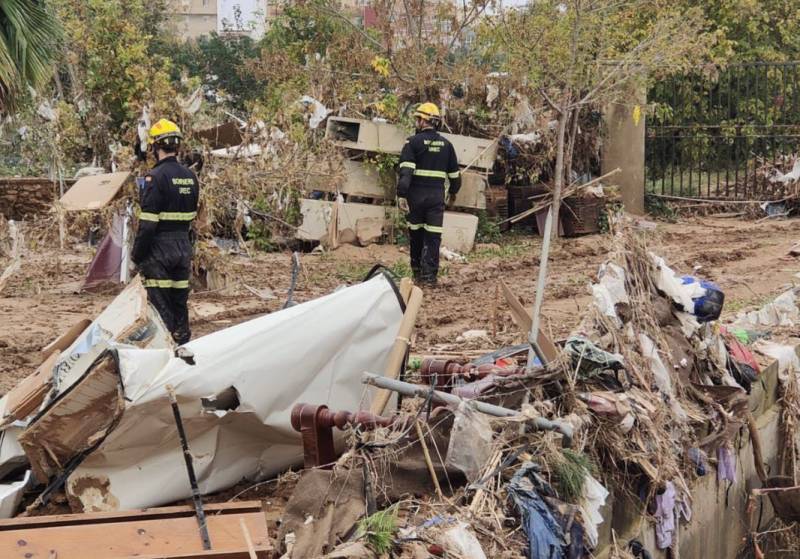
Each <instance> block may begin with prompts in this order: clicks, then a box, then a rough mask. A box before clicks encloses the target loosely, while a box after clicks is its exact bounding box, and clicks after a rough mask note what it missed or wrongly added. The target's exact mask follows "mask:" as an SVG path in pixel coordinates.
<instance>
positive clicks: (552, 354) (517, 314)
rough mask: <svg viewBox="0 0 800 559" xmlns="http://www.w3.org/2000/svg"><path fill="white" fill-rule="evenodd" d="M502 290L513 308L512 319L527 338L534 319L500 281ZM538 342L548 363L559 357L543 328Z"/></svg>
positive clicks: (556, 349)
mask: <svg viewBox="0 0 800 559" xmlns="http://www.w3.org/2000/svg"><path fill="white" fill-rule="evenodd" d="M500 289H501V290H502V291H503V297H505V299H506V302H508V306H509V307H511V318H512V319H513V320H514V323H515V324H516V325H517V328H519V329H520V330H521V331H522V332H523V333H524V334H525V335H526V336H527V335H528V333H529V332H530V331H531V326H532V325H533V318H532V317H531V314H530V312H529V311H528V310H527V309H526V308H525V307H524V306H522V303H521V302H520V300H519V299H518V298H517V296H516V295H514V292H513V291H511V288H510V287H508V284H507V283H506V282H505V281H503V280H500ZM536 341H537V343H538V344H539V349H541V350H542V353H543V354H544V357H545V359H547V361H548V362H549V361H553V360H555V359H556V358H557V357H558V348H557V347H556V345H555V344H554V343H553V341H552V340H551V339H550V338H548V337H547V335H545V334H544V332H542V330H541V328H540V329H539V332H538V334H537V336H536Z"/></svg>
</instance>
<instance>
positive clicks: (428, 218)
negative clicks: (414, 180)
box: [406, 184, 445, 283]
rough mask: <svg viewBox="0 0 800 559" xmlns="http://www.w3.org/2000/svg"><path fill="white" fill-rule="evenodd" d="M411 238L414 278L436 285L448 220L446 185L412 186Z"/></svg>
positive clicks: (410, 199) (409, 228) (409, 206)
mask: <svg viewBox="0 0 800 559" xmlns="http://www.w3.org/2000/svg"><path fill="white" fill-rule="evenodd" d="M407 200H408V210H409V211H408V216H406V221H408V236H409V241H410V245H411V247H410V248H411V270H412V271H413V273H414V279H416V280H419V281H422V282H424V283H436V276H437V275H438V273H439V246H440V245H441V244H442V223H443V221H444V207H445V203H444V186H423V185H415V184H412V185H411V188H409V189H408V198H407Z"/></svg>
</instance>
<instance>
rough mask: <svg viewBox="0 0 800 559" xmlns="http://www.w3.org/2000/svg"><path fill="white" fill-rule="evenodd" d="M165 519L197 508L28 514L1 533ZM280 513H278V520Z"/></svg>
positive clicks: (210, 508) (226, 508)
mask: <svg viewBox="0 0 800 559" xmlns="http://www.w3.org/2000/svg"><path fill="white" fill-rule="evenodd" d="M204 508H205V510H206V512H207V513H208V514H209V515H215V516H218V515H225V514H246V513H251V512H259V511H260V510H261V502H260V501H241V502H235V503H216V504H208V505H205V507H204ZM164 518H194V507H193V506H190V505H180V506H174V507H157V508H146V509H136V510H119V511H110V512H88V513H82V514H53V515H50V516H29V517H23V518H6V519H0V532H2V531H6V530H15V531H16V530H29V529H38V528H50V527H54V526H76V525H81V524H112V523H115V522H134V521H137V520H160V519H164ZM277 518H278V515H277V514H276V515H275V519H277Z"/></svg>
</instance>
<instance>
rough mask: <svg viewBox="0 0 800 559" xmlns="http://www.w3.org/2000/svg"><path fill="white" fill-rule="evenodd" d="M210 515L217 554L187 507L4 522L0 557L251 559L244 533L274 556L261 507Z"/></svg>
mask: <svg viewBox="0 0 800 559" xmlns="http://www.w3.org/2000/svg"><path fill="white" fill-rule="evenodd" d="M206 511H207V512H208V513H209V515H208V530H209V532H210V534H211V538H212V541H213V542H214V550H213V551H210V552H204V551H203V546H202V542H201V540H200V536H199V534H198V530H197V522H196V520H195V517H194V510H193V509H192V508H191V507H185V506H183V507H165V508H157V509H146V510H135V511H124V512H118V513H89V514H64V515H57V516H34V517H27V518H13V519H9V520H2V521H0V557H3V558H4V559H16V558H19V559H24V558H31V557H42V558H45V559H47V558H58V559H86V557H89V556H91V557H98V558H103V559H121V558H129V557H139V558H147V557H150V558H156V557H158V558H161V559H177V558H184V559H191V558H194V557H209V558H211V557H219V558H223V557H224V558H226V559H232V558H241V559H248V558H249V557H251V556H250V555H249V554H248V548H247V543H246V540H245V536H244V530H247V533H248V534H249V536H250V539H251V541H252V544H253V548H254V551H255V553H256V557H259V558H266V557H268V556H269V555H268V554H269V553H270V551H271V549H272V547H271V544H270V541H269V534H268V531H267V517H266V515H265V513H264V512H263V510H262V508H261V503H259V502H257V501H249V502H248V501H246V502H242V503H224V504H219V505H206ZM242 522H244V529H243V528H242ZM87 546H90V548H91V553H88V551H87V550H88V549H89V548H88V547H87Z"/></svg>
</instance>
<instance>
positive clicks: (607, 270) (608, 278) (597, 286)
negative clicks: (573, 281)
mask: <svg viewBox="0 0 800 559" xmlns="http://www.w3.org/2000/svg"><path fill="white" fill-rule="evenodd" d="M598 276H599V278H600V281H599V283H594V284H592V286H591V289H592V296H593V297H594V304H595V306H596V307H597V308H598V310H599V311H600V312H601V313H603V314H604V315H606V316H608V317H609V318H611V319H612V320H614V321H615V322H616V323H617V325H618V326H622V321H621V320H620V319H619V317H618V316H617V309H616V306H617V304H619V303H625V304H629V303H630V302H631V301H630V298H629V297H628V293H627V292H626V291H625V270H624V269H622V268H621V267H620V266H618V265H616V264H614V263H613V262H608V263H605V264H602V265H601V266H600V271H599V273H598Z"/></svg>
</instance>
